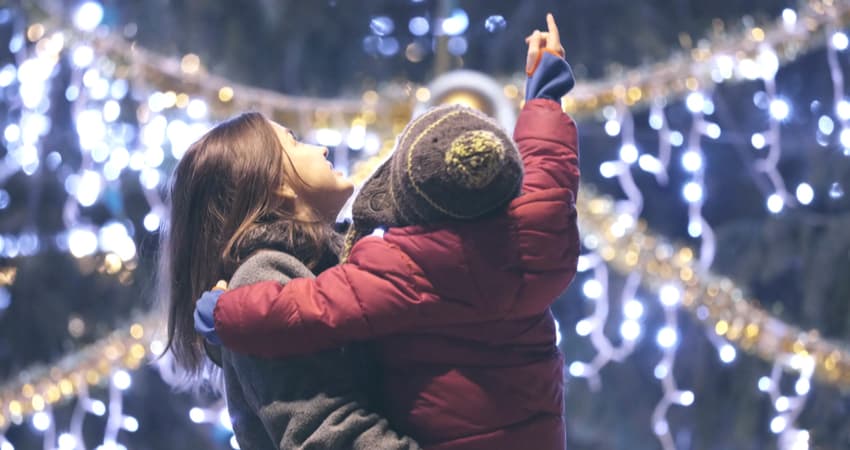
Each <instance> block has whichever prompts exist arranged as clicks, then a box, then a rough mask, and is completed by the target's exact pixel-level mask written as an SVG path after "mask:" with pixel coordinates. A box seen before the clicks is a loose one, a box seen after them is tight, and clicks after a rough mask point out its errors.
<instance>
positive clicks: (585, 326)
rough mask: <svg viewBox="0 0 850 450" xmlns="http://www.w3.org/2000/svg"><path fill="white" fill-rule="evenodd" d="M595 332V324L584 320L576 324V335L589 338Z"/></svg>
mask: <svg viewBox="0 0 850 450" xmlns="http://www.w3.org/2000/svg"><path fill="white" fill-rule="evenodd" d="M592 331H593V324H592V323H591V322H590V321H589V320H587V319H582V320H579V321H578V322H576V334H577V335H579V336H587V335H589V334H590V333H591V332H592Z"/></svg>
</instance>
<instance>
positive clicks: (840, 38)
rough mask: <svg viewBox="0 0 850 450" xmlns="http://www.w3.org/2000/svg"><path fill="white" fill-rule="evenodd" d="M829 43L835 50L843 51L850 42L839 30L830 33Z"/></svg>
mask: <svg viewBox="0 0 850 450" xmlns="http://www.w3.org/2000/svg"><path fill="white" fill-rule="evenodd" d="M830 43H831V44H832V46H833V47H834V48H835V49H836V50H839V51H844V50H847V45H848V44H850V40H848V38H847V35H846V34H844V33H842V32H840V31H839V32H837V33H834V34H833V35H832V39H830Z"/></svg>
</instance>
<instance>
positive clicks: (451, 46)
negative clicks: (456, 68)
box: [446, 36, 468, 56]
mask: <svg viewBox="0 0 850 450" xmlns="http://www.w3.org/2000/svg"><path fill="white" fill-rule="evenodd" d="M446 46H447V47H448V50H449V53H451V54H452V55H455V56H462V55H463V54H464V53H466V49H467V48H468V45H467V43H466V38H464V37H463V36H452V37H451V38H449V42H448V43H447V44H446Z"/></svg>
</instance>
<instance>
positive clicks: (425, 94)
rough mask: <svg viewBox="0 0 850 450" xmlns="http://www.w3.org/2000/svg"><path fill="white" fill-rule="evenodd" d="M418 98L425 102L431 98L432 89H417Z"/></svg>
mask: <svg viewBox="0 0 850 450" xmlns="http://www.w3.org/2000/svg"><path fill="white" fill-rule="evenodd" d="M416 100H418V101H420V102H422V103H425V102H427V101H428V100H431V91H429V90H428V88H426V87H421V88H419V89H417V90H416Z"/></svg>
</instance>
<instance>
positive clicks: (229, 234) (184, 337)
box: [160, 112, 335, 379]
mask: <svg viewBox="0 0 850 450" xmlns="http://www.w3.org/2000/svg"><path fill="white" fill-rule="evenodd" d="M293 178H295V179H297V180H299V181H300V182H301V183H303V180H300V177H299V176H298V174H297V172H296V171H295V170H294V167H293V166H292V164H291V161H289V160H288V156H287V155H286V152H285V150H284V148H283V146H282V145H281V143H280V141H279V140H278V137H277V134H276V132H275V130H274V128H273V127H272V125H271V123H270V122H269V121H268V120H267V119H266V118H265V117H264V116H263V115H262V114H259V113H255V112H250V113H245V114H241V115H239V116H236V117H234V118H232V119H230V120H228V121H226V122H223V123H221V124H219V125H217V126H216V127H215V128H213V129H212V130H210V131H209V132H207V133H206V134H205V135H204V136H203V137H202V138H201V139H199V140H198V141H197V142H195V143H194V144H192V146H191V147H189V150H188V151H187V152H186V154H185V155H184V156H183V158H182V159H181V161H180V162H179V164H178V165H177V167H176V169H175V170H174V174H173V175H172V180H171V183H172V184H171V189H170V192H169V200H170V220H169V221H168V223H167V225H166V226H167V229H166V230H164V231H165V232H164V233H163V236H164V237H163V242H162V245H161V247H160V251H161V252H162V253H161V257H162V261H161V264H162V267H161V278H162V280H161V282H162V283H163V291H164V295H166V296H167V298H168V303H167V308H168V342H167V344H166V351H169V350H170V351H171V353H172V354H173V356H174V359H175V361H176V362H177V364H178V365H179V366H180V367H181V368H182V369H183V370H185V371H186V374H187V376H188V377H189V378H190V379H197V378H198V377H199V376H200V375H201V374H202V371H203V368H204V362H205V353H204V346H203V338H202V337H201V336H200V335H198V334H197V333H196V332H195V329H194V320H193V313H194V309H195V301H196V300H197V299H198V298H199V297H200V296H201V294H202V293H203V292H204V291H206V290H209V289H211V288H212V287H213V285H214V284H215V282H216V281H217V280H220V279H224V280H227V279H229V278H230V277H231V276H232V275H233V273H234V271H235V270H236V268H237V267H238V266H239V264H240V263H241V261H242V260H244V258H245V257H246V256H248V254H249V253H250V252H251V251H253V250H257V249H258V248H259V247H260V246H261V245H260V246H258V244H257V243H258V241H262V240H263V239H270V240H273V241H275V242H276V243H277V244H278V246H281V245H282V246H284V247H286V248H285V249H282V250H286V251H289V252H291V253H292V254H293V255H294V256H296V257H298V258H299V259H301V261H302V262H304V264H305V265H306V266H307V267H309V268H311V269H315V266H316V265H317V264H319V263H320V260H321V259H322V258H323V255H325V254H326V253H327V252H326V249H328V248H333V244H332V243H331V241H333V240H334V236H335V234H334V233H333V230H332V228H331V224H328V223H324V222H322V221H321V220H315V221H310V220H307V221H305V220H302V219H296V218H295V216H294V214H293V213H294V211H293V210H292V207H293V205H292V202H291V199H288V198H287V197H285V196H283V195H281V194H280V188H282V187H283V186H284V185H288V186H293V183H292V181H293ZM270 234H271V235H274V236H270Z"/></svg>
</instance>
